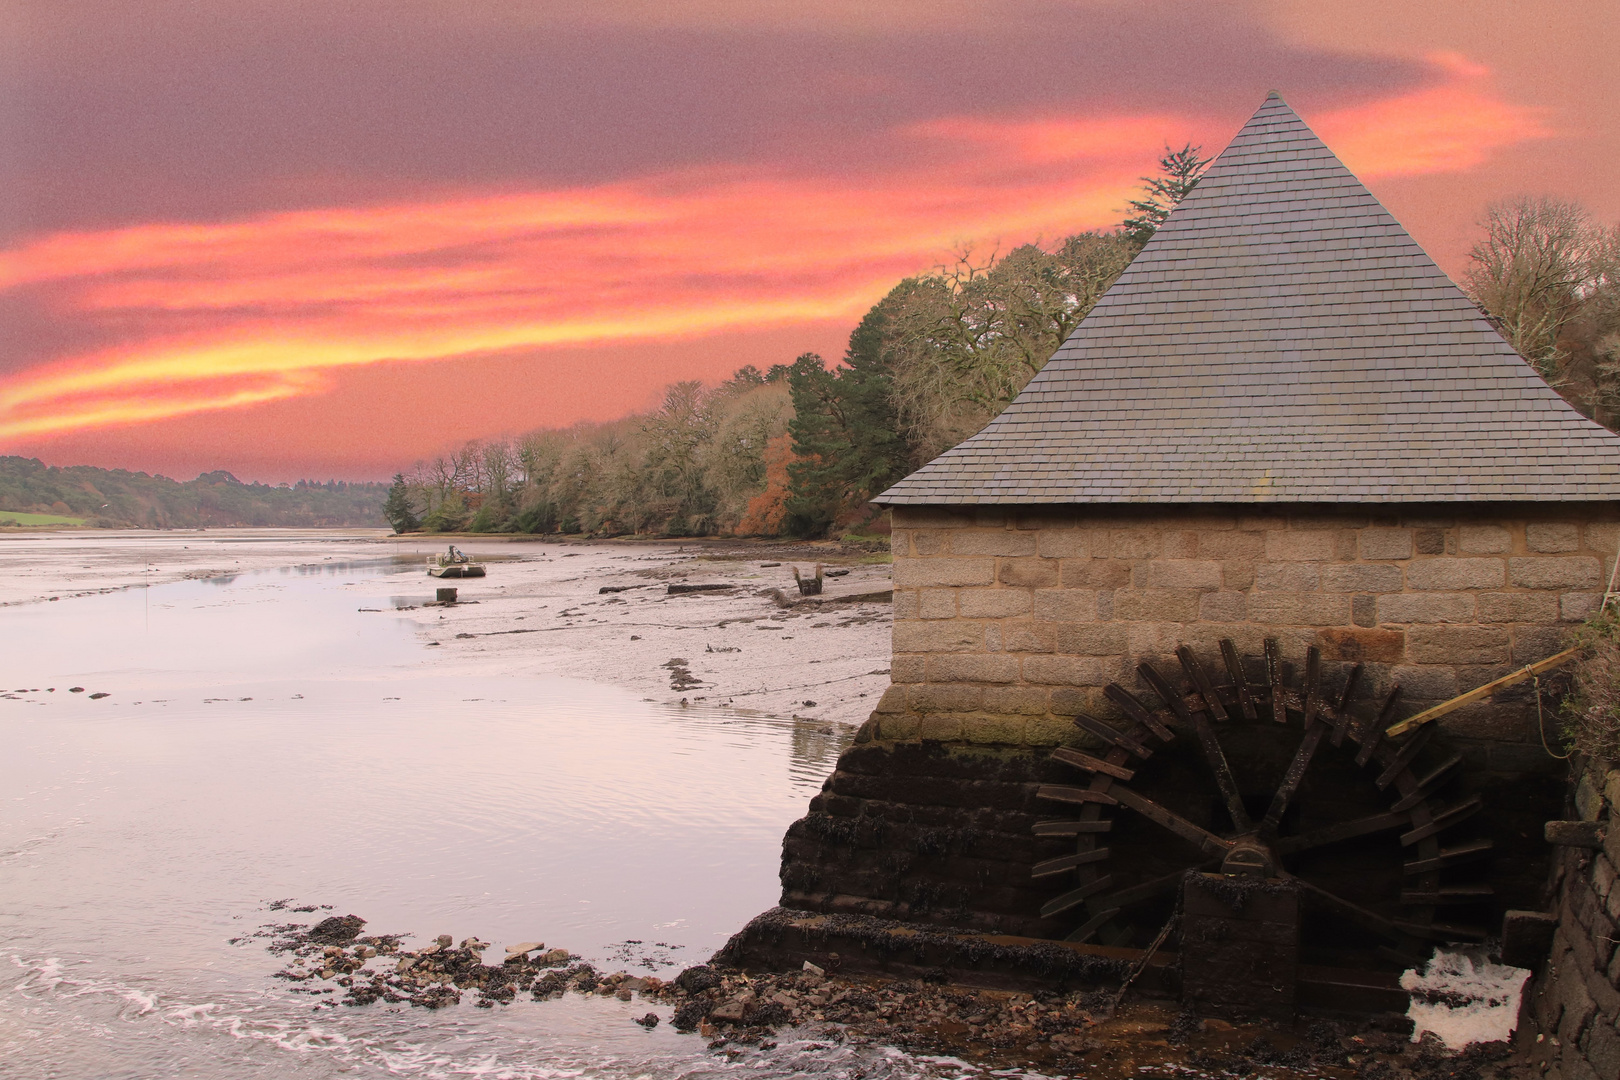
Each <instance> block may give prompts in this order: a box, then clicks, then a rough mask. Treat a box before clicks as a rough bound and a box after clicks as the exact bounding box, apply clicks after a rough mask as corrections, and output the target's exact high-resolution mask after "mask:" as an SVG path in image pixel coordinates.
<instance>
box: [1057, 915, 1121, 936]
mask: <svg viewBox="0 0 1620 1080" xmlns="http://www.w3.org/2000/svg"><path fill="white" fill-rule="evenodd" d="M1118 914H1119V908H1113V909H1111V910H1108V911H1099V912H1097V914H1095V915H1093V916H1092V917H1091V918H1089V919H1087V920H1086V921H1085V922H1083V923H1081V924H1080V925H1079V926H1078V927H1076V928H1075V930H1074V932H1073V933H1071V934H1070V935H1069V936H1068V937H1066V938H1064V939H1063V940H1064V941H1071V942H1074V943H1075V944H1077V945H1084V944H1085V943H1086V942H1088V941H1090V940H1091V936H1092V935H1093V934H1095V933H1096V932H1097V931H1098V930H1101V929H1102V928H1103V925H1104V924H1105V923H1107V922H1108V920H1109V919H1112V918H1113V917H1114V916H1115V915H1118Z"/></svg>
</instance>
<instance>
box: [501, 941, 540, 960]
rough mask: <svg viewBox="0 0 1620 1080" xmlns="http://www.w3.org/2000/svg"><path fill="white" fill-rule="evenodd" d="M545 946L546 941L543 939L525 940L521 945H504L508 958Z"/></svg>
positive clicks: (535, 950) (523, 954)
mask: <svg viewBox="0 0 1620 1080" xmlns="http://www.w3.org/2000/svg"><path fill="white" fill-rule="evenodd" d="M545 947H546V943H545V942H543V941H525V942H524V943H523V944H521V945H508V946H507V947H506V956H507V958H508V959H510V958H512V957H514V956H525V955H527V954H529V953H532V952H538V951H539V950H541V949H543V948H545Z"/></svg>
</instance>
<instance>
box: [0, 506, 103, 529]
mask: <svg viewBox="0 0 1620 1080" xmlns="http://www.w3.org/2000/svg"><path fill="white" fill-rule="evenodd" d="M83 524H84V518H76V517H63V516H62V515H61V514H24V513H22V512H21V511H19V510H0V528H3V527H5V526H8V525H9V526H14V527H17V528H24V529H37V528H38V527H39V526H41V525H83Z"/></svg>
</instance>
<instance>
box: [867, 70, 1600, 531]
mask: <svg viewBox="0 0 1620 1080" xmlns="http://www.w3.org/2000/svg"><path fill="white" fill-rule="evenodd" d="M1486 498H1488V499H1501V500H1515V501H1517V500H1527V501H1558V500H1610V499H1620V437H1617V436H1616V435H1614V434H1613V433H1611V432H1609V431H1608V430H1606V429H1604V428H1602V427H1600V426H1599V425H1597V424H1595V423H1593V422H1591V421H1590V420H1587V419H1586V418H1585V417H1583V416H1581V415H1580V414H1579V413H1577V412H1576V411H1575V410H1574V409H1573V408H1571V407H1570V406H1569V405H1568V404H1567V403H1565V402H1564V400H1563V399H1562V398H1560V397H1559V396H1558V395H1557V394H1556V393H1555V392H1554V391H1553V390H1551V389H1550V388H1549V387H1548V386H1547V384H1546V383H1545V382H1543V381H1542V380H1541V379H1540V377H1538V376H1537V375H1536V374H1535V372H1534V371H1532V370H1531V369H1530V367H1529V365H1528V364H1526V363H1525V362H1524V360H1523V359H1522V358H1520V357H1519V356H1518V354H1517V353H1515V352H1514V351H1513V350H1512V349H1511V348H1509V346H1508V345H1507V344H1506V342H1504V341H1503V340H1502V338H1501V336H1500V335H1499V334H1497V333H1496V331H1495V330H1494V329H1492V328H1491V326H1490V324H1488V323H1487V322H1485V320H1484V319H1483V318H1482V317H1481V316H1480V314H1479V312H1478V311H1477V310H1476V309H1475V308H1474V305H1473V304H1472V302H1470V301H1469V300H1468V298H1467V297H1466V296H1464V295H1463V294H1462V292H1461V291H1460V290H1458V289H1457V287H1456V286H1455V285H1453V284H1452V283H1451V281H1450V280H1449V279H1448V278H1447V277H1446V276H1445V275H1444V274H1443V273H1442V272H1441V271H1440V268H1439V267H1437V266H1436V265H1435V264H1434V262H1433V261H1432V260H1431V259H1430V258H1429V257H1428V255H1427V254H1425V253H1424V251H1423V250H1422V249H1421V248H1419V247H1418V245H1417V243H1416V242H1415V241H1414V240H1413V239H1412V238H1411V237H1410V236H1409V235H1407V233H1406V231H1405V230H1404V229H1403V228H1401V226H1400V224H1399V223H1398V222H1396V221H1395V219H1394V218H1393V217H1391V216H1390V215H1389V213H1388V212H1387V211H1386V210H1385V209H1384V208H1383V206H1381V205H1380V204H1379V203H1378V201H1377V200H1376V199H1375V198H1373V196H1372V194H1371V192H1369V191H1368V190H1367V189H1366V188H1365V187H1363V186H1362V184H1361V182H1360V181H1359V180H1357V179H1356V178H1355V176H1354V175H1352V174H1351V173H1350V171H1349V170H1348V169H1346V168H1345V167H1344V166H1343V165H1342V164H1340V162H1339V160H1338V159H1337V158H1336V157H1334V156H1333V153H1332V152H1331V151H1330V150H1328V148H1327V147H1326V146H1324V145H1323V144H1322V142H1321V141H1320V140H1319V139H1318V138H1317V137H1316V136H1315V134H1313V133H1312V132H1311V130H1310V129H1309V128H1308V127H1307V126H1306V125H1305V123H1304V122H1303V121H1302V120H1300V118H1299V117H1298V116H1297V115H1296V114H1295V113H1294V112H1293V110H1291V109H1290V108H1289V107H1288V106H1287V105H1286V104H1284V103H1283V101H1282V99H1281V98H1280V97H1278V96H1276V95H1275V94H1273V95H1271V96H1270V97H1268V98H1267V99H1266V102H1265V104H1264V105H1262V106H1261V107H1260V109H1259V111H1258V112H1256V113H1255V114H1254V116H1253V117H1252V118H1251V119H1250V121H1249V122H1248V124H1247V125H1245V126H1244V128H1243V130H1242V131H1240V132H1239V133H1238V135H1237V137H1236V138H1235V139H1233V140H1232V144H1231V145H1230V146H1228V147H1227V148H1226V150H1225V152H1224V153H1222V154H1221V156H1220V157H1219V159H1217V160H1216V162H1215V163H1214V164H1213V165H1212V166H1211V167H1210V169H1209V171H1208V172H1207V173H1206V174H1205V176H1204V179H1203V180H1202V182H1200V183H1199V185H1198V187H1197V188H1195V189H1194V190H1193V192H1192V193H1191V194H1190V195H1188V196H1187V198H1186V199H1185V200H1183V202H1182V203H1181V205H1180V206H1178V207H1177V208H1176V210H1175V211H1174V212H1173V213H1172V214H1171V215H1170V218H1169V220H1168V221H1166V222H1165V224H1164V226H1163V227H1162V228H1161V229H1160V230H1159V231H1158V233H1157V234H1156V235H1155V236H1154V238H1153V239H1152V240H1151V241H1150V242H1149V243H1148V245H1147V246H1146V247H1145V248H1144V249H1143V250H1142V253H1141V254H1140V255H1138V256H1137V258H1136V261H1135V262H1133V263H1132V264H1131V266H1130V268H1129V269H1127V270H1126V271H1125V273H1124V274H1123V275H1121V277H1120V279H1119V281H1118V282H1116V283H1115V285H1114V287H1113V288H1112V289H1110V290H1109V291H1108V293H1107V294H1106V295H1104V296H1103V298H1102V299H1101V300H1100V301H1099V302H1098V304H1097V306H1096V308H1095V309H1094V310H1093V311H1092V313H1091V314H1090V315H1089V316H1087V318H1086V319H1085V320H1084V321H1082V322H1081V323H1080V325H1079V327H1078V328H1076V330H1075V332H1074V333H1073V334H1072V335H1071V336H1070V337H1069V339H1068V340H1067V341H1065V342H1064V343H1063V345H1062V346H1061V347H1060V348H1059V349H1058V350H1057V352H1056V353H1055V354H1054V355H1053V358H1052V360H1051V361H1050V362H1049V363H1048V364H1047V365H1046V367H1045V368H1044V369H1043V370H1042V371H1041V372H1040V374H1038V375H1036V376H1035V378H1034V379H1033V380H1032V381H1031V382H1030V384H1029V386H1028V387H1027V388H1026V389H1025V390H1024V392H1023V393H1022V394H1020V395H1019V396H1018V399H1017V400H1016V401H1014V402H1013V403H1012V404H1011V405H1009V406H1008V407H1007V409H1006V411H1004V412H1003V413H1002V414H1001V415H1000V416H999V417H997V418H996V419H995V420H993V421H991V423H990V424H989V425H988V426H987V427H986V428H985V429H984V430H983V431H981V432H979V433H978V434H977V435H975V436H973V437H972V438H970V439H968V440H967V441H965V442H963V443H961V444H960V445H958V446H956V447H954V448H952V449H950V450H948V451H946V452H945V453H944V454H941V455H940V456H939V457H938V458H935V459H934V460H933V461H932V462H930V463H928V464H927V465H925V466H923V468H921V469H919V470H918V471H917V472H915V473H913V474H912V475H911V476H909V477H907V478H906V479H904V480H902V481H901V482H900V483H898V484H896V485H895V486H894V487H892V488H890V489H889V490H888V491H887V492H885V493H883V495H881V496H879V498H878V499H877V500H876V501H877V502H879V503H883V504H886V505H951V504H979V503H1131V502H1221V503H1249V502H1458V501H1467V500H1470V499H1486Z"/></svg>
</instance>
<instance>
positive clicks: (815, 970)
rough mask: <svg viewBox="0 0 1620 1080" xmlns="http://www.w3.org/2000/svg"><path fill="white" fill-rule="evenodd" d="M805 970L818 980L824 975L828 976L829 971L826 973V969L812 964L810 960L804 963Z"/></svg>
mask: <svg viewBox="0 0 1620 1080" xmlns="http://www.w3.org/2000/svg"><path fill="white" fill-rule="evenodd" d="M804 970H805V971H808V972H809V973H810V974H812V975H814V976H815V977H816V978H818V979H819V978H821V977H822V976H823V975H825V974H827V971H826V969H825V968H820V967H817V966H816V965H815V964H812V963H811V962H810V961H808V960H806V961H805V962H804Z"/></svg>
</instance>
